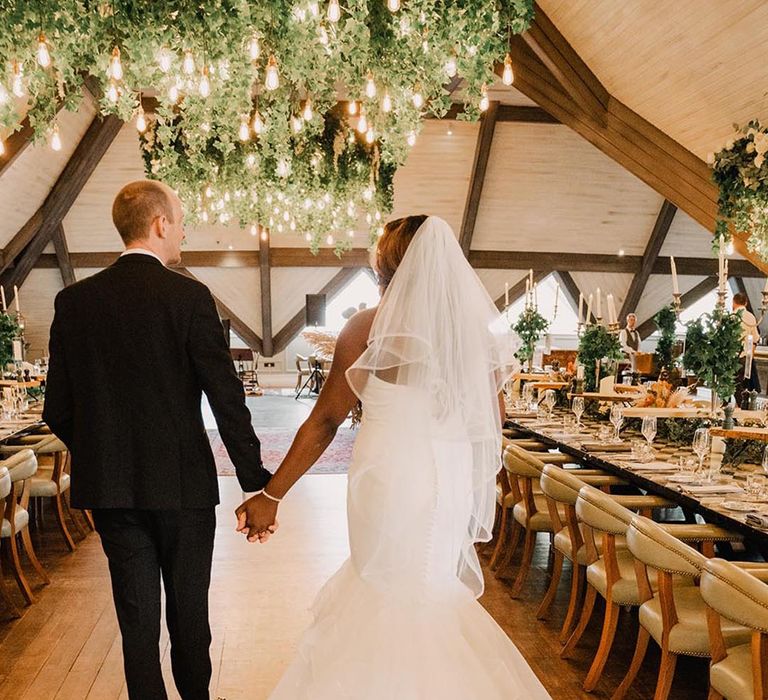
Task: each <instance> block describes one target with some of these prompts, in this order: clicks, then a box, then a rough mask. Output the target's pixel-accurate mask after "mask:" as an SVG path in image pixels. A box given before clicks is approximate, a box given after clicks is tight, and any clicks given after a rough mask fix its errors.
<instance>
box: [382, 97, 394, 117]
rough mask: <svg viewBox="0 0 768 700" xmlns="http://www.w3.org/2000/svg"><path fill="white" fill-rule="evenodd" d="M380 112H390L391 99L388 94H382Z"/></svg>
mask: <svg viewBox="0 0 768 700" xmlns="http://www.w3.org/2000/svg"><path fill="white" fill-rule="evenodd" d="M381 111H382V112H385V113H388V112H391V111H392V98H391V97H390V96H389V93H388V92H385V93H384V99H383V100H382V101H381Z"/></svg>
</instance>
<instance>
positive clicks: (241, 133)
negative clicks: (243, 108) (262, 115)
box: [237, 116, 251, 141]
mask: <svg viewBox="0 0 768 700" xmlns="http://www.w3.org/2000/svg"><path fill="white" fill-rule="evenodd" d="M237 135H238V137H239V138H240V140H241V141H247V140H248V139H249V138H251V131H250V129H249V128H248V117H246V116H243V117H241V118H240V129H239V130H238V132H237Z"/></svg>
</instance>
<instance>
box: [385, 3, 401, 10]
mask: <svg viewBox="0 0 768 700" xmlns="http://www.w3.org/2000/svg"><path fill="white" fill-rule="evenodd" d="M387 9H388V10H389V11H390V12H397V11H398V10H399V9H400V0H387Z"/></svg>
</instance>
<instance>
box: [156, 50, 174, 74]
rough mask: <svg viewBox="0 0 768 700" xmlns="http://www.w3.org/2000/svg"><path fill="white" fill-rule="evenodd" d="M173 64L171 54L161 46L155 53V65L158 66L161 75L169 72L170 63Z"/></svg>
mask: <svg viewBox="0 0 768 700" xmlns="http://www.w3.org/2000/svg"><path fill="white" fill-rule="evenodd" d="M172 62H173V54H171V52H170V51H169V50H168V49H167V48H165V46H163V47H162V48H161V49H160V51H158V53H157V63H158V65H159V66H160V70H161V71H163V73H167V72H168V71H169V70H171V63H172Z"/></svg>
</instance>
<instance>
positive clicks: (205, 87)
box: [198, 66, 211, 97]
mask: <svg viewBox="0 0 768 700" xmlns="http://www.w3.org/2000/svg"><path fill="white" fill-rule="evenodd" d="M198 89H199V90H200V97H208V95H210V94H211V81H210V80H209V79H208V66H203V74H202V75H201V76H200V85H199V88H198Z"/></svg>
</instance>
